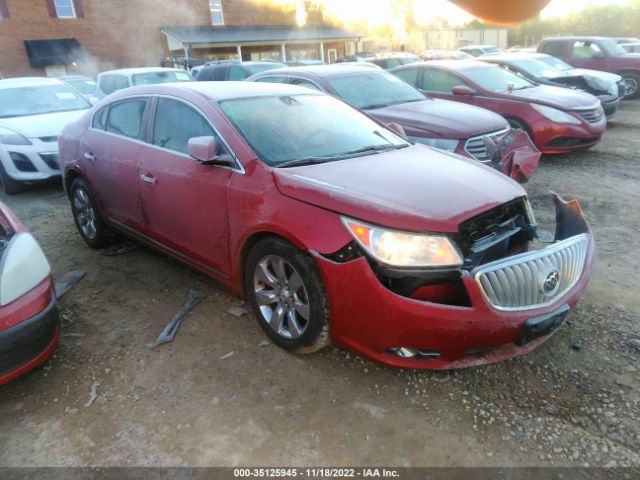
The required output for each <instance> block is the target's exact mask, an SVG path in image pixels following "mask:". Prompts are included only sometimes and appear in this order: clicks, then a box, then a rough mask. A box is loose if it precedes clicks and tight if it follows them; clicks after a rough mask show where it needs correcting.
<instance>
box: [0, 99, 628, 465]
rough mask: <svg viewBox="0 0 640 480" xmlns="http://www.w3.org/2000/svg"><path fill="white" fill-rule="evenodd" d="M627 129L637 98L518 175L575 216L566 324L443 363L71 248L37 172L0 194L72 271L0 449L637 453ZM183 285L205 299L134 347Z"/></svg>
mask: <svg viewBox="0 0 640 480" xmlns="http://www.w3.org/2000/svg"><path fill="white" fill-rule="evenodd" d="M639 132H640V102H637V101H635V102H624V103H623V105H622V108H621V111H620V112H619V114H618V115H617V117H616V118H615V120H613V121H612V122H611V123H610V126H609V128H608V130H607V132H606V133H605V138H604V140H603V142H602V143H601V144H600V145H598V146H596V147H595V148H593V149H592V150H589V151H586V152H581V153H576V154H572V155H567V156H562V157H560V156H553V157H545V158H544V159H543V161H542V164H541V166H540V169H539V171H538V172H537V173H536V175H535V176H534V178H533V180H532V182H531V183H530V184H529V185H527V190H528V191H529V193H530V195H531V198H532V202H533V204H534V208H535V210H536V212H537V215H538V221H539V223H540V224H541V225H542V226H543V227H545V228H547V229H549V230H551V229H552V228H553V221H554V212H553V205H552V202H551V199H550V197H549V196H548V192H549V191H556V192H558V193H561V194H563V195H564V196H565V197H566V198H578V199H580V202H581V204H582V206H583V208H584V210H585V214H586V216H587V218H588V220H589V221H590V223H591V226H592V228H593V230H594V235H595V238H596V241H597V244H598V263H597V265H596V268H595V271H594V274H593V279H592V281H591V283H590V285H589V287H588V289H587V291H586V293H585V295H584V297H583V299H582V300H581V302H580V304H579V306H578V308H576V310H575V312H574V314H573V316H572V318H571V321H570V322H569V324H568V325H566V326H565V327H564V328H563V329H561V331H559V332H558V333H557V334H556V335H555V336H554V337H553V338H552V339H551V340H549V341H548V342H547V343H545V344H544V345H543V346H541V347H540V348H538V349H537V350H535V351H534V352H532V353H530V354H529V355H527V356H525V357H523V358H519V359H515V360H512V361H508V362H503V363H501V364H498V365H492V366H488V367H481V368H473V369H468V370H464V371H458V372H451V373H433V372H422V371H404V370H394V369H390V368H385V367H380V366H378V365H376V364H372V363H369V362H367V361H364V360H362V359H359V358H356V357H354V356H353V355H351V354H348V353H346V352H344V351H341V350H338V349H335V348H332V349H328V350H326V351H323V352H321V353H319V354H315V355H312V356H309V357H296V356H292V355H289V354H287V353H285V352H284V351H282V350H280V349H278V348H277V347H275V346H274V345H271V344H268V343H267V342H265V341H264V340H265V336H264V335H263V333H262V331H261V330H260V328H259V326H258V324H257V322H256V320H255V318H254V317H253V315H252V314H245V315H241V316H236V315H232V314H230V313H228V309H229V307H231V306H233V305H238V306H245V307H246V305H245V304H244V302H243V301H242V300H241V299H239V298H237V297H234V296H230V295H228V294H227V293H225V292H224V291H222V290H221V289H219V288H218V287H217V286H216V285H215V284H214V283H213V282H212V281H210V280H209V279H207V278H205V277H203V276H202V275H200V274H199V273H197V272H194V271H192V270H190V269H189V268H187V267H184V266H182V265H180V264H178V263H176V262H174V261H173V260H170V259H168V258H166V257H164V256H162V255H159V254H157V253H155V252H153V251H150V250H148V249H146V248H139V249H135V250H133V251H129V252H128V253H126V254H124V255H115V256H105V255H101V254H100V253H97V252H95V251H92V250H90V249H89V248H87V247H86V246H85V244H84V243H83V242H82V240H81V239H80V236H79V235H78V234H77V232H76V230H75V226H74V224H73V220H72V218H71V216H70V213H69V208H68V205H67V201H66V198H65V196H64V194H63V193H62V191H61V190H60V189H58V188H57V187H56V186H44V187H39V188H36V189H33V190H29V191H28V192H26V193H24V194H21V195H18V196H15V197H5V196H2V195H1V194H0V199H1V200H2V201H4V202H6V203H7V204H8V205H9V206H10V207H11V208H12V209H13V210H14V211H15V212H16V213H17V214H18V216H19V217H20V218H21V219H22V220H23V222H24V223H25V224H26V225H27V226H28V227H29V228H31V229H32V231H33V233H34V234H35V235H36V236H37V237H38V239H39V240H40V242H41V244H42V245H43V248H44V250H45V251H46V254H47V256H48V257H49V259H50V261H51V263H52V266H53V270H54V273H55V274H56V275H59V274H62V273H64V272H67V271H69V270H76V269H80V268H82V269H86V270H87V271H88V273H87V276H86V278H85V279H84V280H82V282H81V283H80V284H79V285H77V286H76V287H75V288H74V289H73V290H72V291H71V292H69V293H68V294H67V295H66V296H65V297H64V299H63V300H62V302H61V311H62V315H63V317H62V318H63V328H64V330H63V336H62V341H61V345H60V349H59V351H58V353H57V354H56V356H55V358H54V359H53V360H52V361H50V362H48V363H47V364H46V365H45V366H44V368H42V369H40V370H38V371H36V372H34V373H33V374H31V375H29V376H27V377H26V378H23V379H21V380H19V381H17V382H14V383H12V384H11V385H8V386H5V387H3V388H2V389H1V390H0V424H1V425H2V429H0V464H2V465H12V466H17V465H92V466H93V465H157V466H177V465H256V464H260V465H274V466H281V465H309V464H312V465H322V464H331V465H366V464H376V465H381V464H388V465H396V466H411V465H430V466H450V465H501V466H508V465H514V466H515V465H517V466H523V465H527V466H533V465H539V466H547V465H555V466H563V465H586V464H588V465H591V466H596V465H597V466H613V465H640V454H639V451H640V381H639V380H638V379H639V378H640V375H639V373H638V368H639V366H638V363H639V360H640V352H638V351H637V350H635V349H633V348H632V346H630V345H629V340H630V339H631V338H634V337H635V338H638V337H640V326H639V325H640V323H639V319H640V318H639V317H640V297H639V296H638V294H637V292H638V291H639V290H640V275H638V272H637V269H638V259H637V256H638V251H639V248H638V247H639V246H640V245H639V243H640V241H639V239H640V235H639V234H640V215H639V214H638V207H637V206H638V205H640V189H639V188H638V179H639V178H640V155H639V154H638V149H639V148H640V133H639ZM190 289H195V290H199V291H201V292H204V293H205V294H206V295H207V297H206V298H205V299H204V300H203V301H202V303H200V304H199V305H198V306H197V307H196V308H195V309H194V311H193V312H192V313H190V314H189V315H188V316H187V317H186V318H185V320H184V322H183V324H182V326H181V327H180V331H179V332H178V335H177V336H176V338H175V340H174V341H173V342H171V343H168V344H165V345H161V346H159V347H156V348H150V347H149V345H150V344H153V343H154V342H155V339H156V337H157V336H158V334H159V333H160V332H161V331H162V329H163V328H164V327H165V325H166V324H167V322H168V321H169V319H170V318H171V316H172V315H173V313H174V312H175V311H177V310H178V309H179V308H180V307H181V306H182V304H183V302H184V300H185V298H186V296H187V294H188V292H189V290H190ZM230 352H233V355H228V354H229V353H230ZM93 385H95V393H96V397H95V400H94V401H93V402H91V403H90V402H89V400H90V399H91V393H92V386H93Z"/></svg>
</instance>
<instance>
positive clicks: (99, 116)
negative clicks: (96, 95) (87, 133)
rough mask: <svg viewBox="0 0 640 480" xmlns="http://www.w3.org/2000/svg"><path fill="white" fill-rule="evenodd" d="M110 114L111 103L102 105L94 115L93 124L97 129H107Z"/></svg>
mask: <svg viewBox="0 0 640 480" xmlns="http://www.w3.org/2000/svg"><path fill="white" fill-rule="evenodd" d="M108 114H109V105H107V106H106V107H102V108H101V109H100V110H98V111H97V112H96V113H95V114H94V115H93V121H92V122H91V126H92V127H93V128H95V129H97V130H106V128H107V115H108Z"/></svg>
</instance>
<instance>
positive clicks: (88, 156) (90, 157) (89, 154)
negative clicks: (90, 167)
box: [83, 152, 96, 162]
mask: <svg viewBox="0 0 640 480" xmlns="http://www.w3.org/2000/svg"><path fill="white" fill-rule="evenodd" d="M83 156H84V158H85V159H86V160H89V161H90V162H93V161H94V160H95V159H96V156H95V154H94V153H93V152H85V153H84V155H83Z"/></svg>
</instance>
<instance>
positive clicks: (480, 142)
mask: <svg viewBox="0 0 640 480" xmlns="http://www.w3.org/2000/svg"><path fill="white" fill-rule="evenodd" d="M510 130H511V129H510V128H505V129H503V130H497V131H494V132H489V133H483V134H482V135H478V136H475V137H471V138H470V139H469V140H467V142H466V143H465V144H464V149H465V151H466V152H467V153H468V154H469V155H471V156H472V157H473V158H475V159H476V160H479V161H481V162H490V161H491V160H492V158H490V156H489V155H488V154H487V144H486V142H485V137H488V138H490V139H491V140H493V142H495V143H500V142H501V141H502V140H503V139H504V138H505V137H506V135H507V134H508V133H509V131H510Z"/></svg>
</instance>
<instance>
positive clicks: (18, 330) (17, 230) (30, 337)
mask: <svg viewBox="0 0 640 480" xmlns="http://www.w3.org/2000/svg"><path fill="white" fill-rule="evenodd" d="M59 323H60V322H59V317H58V308H57V304H56V297H55V294H54V289H53V281H52V279H51V268H50V267H49V263H48V262H47V259H46V258H45V256H44V253H42V250H41V249H40V246H39V245H38V242H37V241H36V240H35V239H34V238H33V236H32V235H31V234H30V233H29V232H27V229H26V227H25V226H24V225H22V223H20V221H19V220H18V219H17V218H16V217H15V216H14V215H13V214H12V213H11V211H9V209H8V208H7V207H6V206H5V205H3V204H2V203H0V385H2V384H5V383H7V382H9V381H11V380H13V379H15V378H17V377H19V376H20V375H23V374H25V373H27V372H28V371H30V370H33V369H34V368H36V367H37V366H38V365H40V364H42V363H43V362H44V361H45V360H47V359H48V358H49V357H51V356H52V355H53V353H54V352H55V350H56V347H57V346H58V338H59V337H60V327H59Z"/></svg>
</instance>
